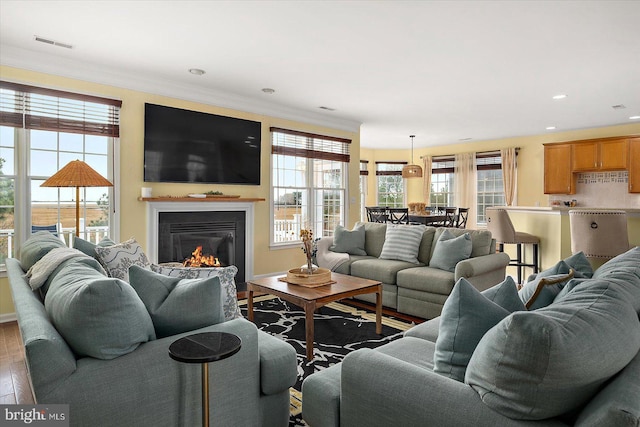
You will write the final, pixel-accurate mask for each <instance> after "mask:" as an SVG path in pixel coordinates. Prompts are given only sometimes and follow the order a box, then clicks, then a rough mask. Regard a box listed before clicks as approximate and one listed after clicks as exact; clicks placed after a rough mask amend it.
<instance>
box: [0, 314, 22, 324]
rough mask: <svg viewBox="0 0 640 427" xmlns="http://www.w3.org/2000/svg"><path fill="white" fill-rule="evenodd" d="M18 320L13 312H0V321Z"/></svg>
mask: <svg viewBox="0 0 640 427" xmlns="http://www.w3.org/2000/svg"><path fill="white" fill-rule="evenodd" d="M16 320H18V318H17V317H16V314H15V313H7V314H0V323H7V322H15V321H16Z"/></svg>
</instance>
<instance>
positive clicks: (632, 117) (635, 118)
mask: <svg viewBox="0 0 640 427" xmlns="http://www.w3.org/2000/svg"><path fill="white" fill-rule="evenodd" d="M638 119H640V116H631V117H629V120H638Z"/></svg>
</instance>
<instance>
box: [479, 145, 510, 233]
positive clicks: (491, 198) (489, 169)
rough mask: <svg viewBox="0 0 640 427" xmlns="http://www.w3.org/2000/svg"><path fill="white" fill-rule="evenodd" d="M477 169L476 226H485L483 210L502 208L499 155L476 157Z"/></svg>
mask: <svg viewBox="0 0 640 427" xmlns="http://www.w3.org/2000/svg"><path fill="white" fill-rule="evenodd" d="M476 164H477V168H478V172H477V173H478V192H477V200H478V202H477V207H478V208H477V210H476V212H477V216H476V222H477V224H486V223H487V216H486V214H485V209H486V208H488V207H491V206H504V204H505V202H504V185H503V183H502V158H501V156H500V153H497V154H495V153H490V154H478V155H476Z"/></svg>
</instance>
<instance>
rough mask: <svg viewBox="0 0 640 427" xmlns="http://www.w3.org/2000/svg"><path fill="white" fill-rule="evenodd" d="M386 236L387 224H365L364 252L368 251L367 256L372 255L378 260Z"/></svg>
mask: <svg viewBox="0 0 640 427" xmlns="http://www.w3.org/2000/svg"><path fill="white" fill-rule="evenodd" d="M357 224H362V223H356V225H357ZM386 234H387V224H381V223H377V222H365V223H364V250H365V251H367V255H371V256H374V257H376V258H378V257H379V256H380V253H382V246H383V245H384V237H385V235H386Z"/></svg>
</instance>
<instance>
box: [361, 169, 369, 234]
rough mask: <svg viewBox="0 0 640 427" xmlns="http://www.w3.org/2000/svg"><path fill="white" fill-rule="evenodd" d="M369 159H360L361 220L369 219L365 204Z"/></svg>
mask: <svg viewBox="0 0 640 427" xmlns="http://www.w3.org/2000/svg"><path fill="white" fill-rule="evenodd" d="M368 167H369V161H368V160H360V221H362V222H364V221H366V220H367V210H366V208H365V204H366V203H367V192H368V189H367V177H368V176H369V169H368Z"/></svg>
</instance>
